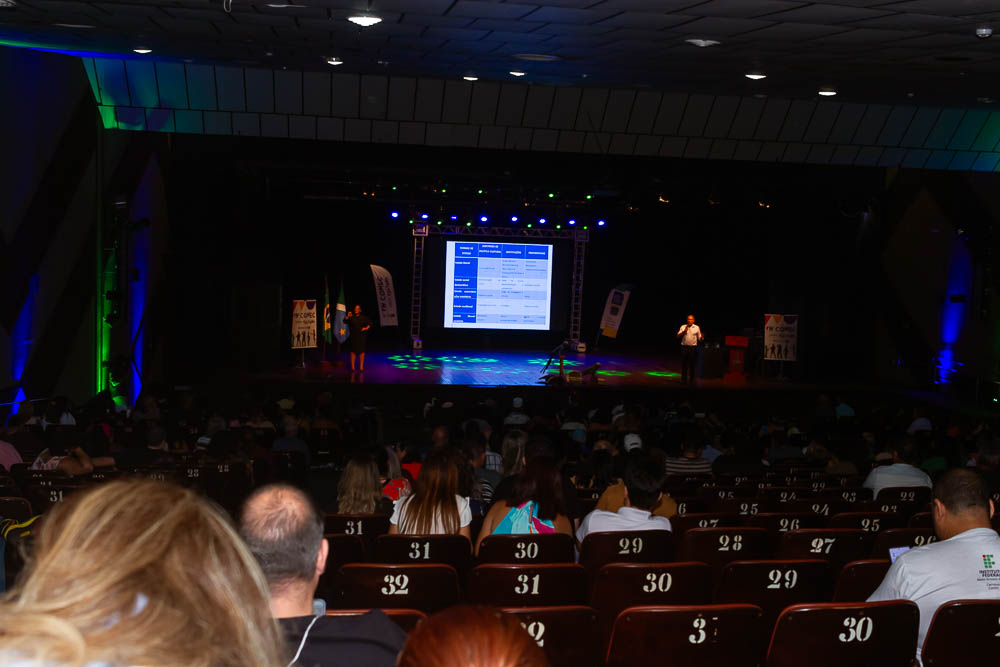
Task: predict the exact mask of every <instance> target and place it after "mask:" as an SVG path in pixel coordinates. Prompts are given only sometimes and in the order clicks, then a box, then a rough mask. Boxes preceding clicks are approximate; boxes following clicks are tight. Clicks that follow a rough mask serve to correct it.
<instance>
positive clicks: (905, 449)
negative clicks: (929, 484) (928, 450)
mask: <svg viewBox="0 0 1000 667" xmlns="http://www.w3.org/2000/svg"><path fill="white" fill-rule="evenodd" d="M891 448H892V462H893V463H908V464H910V465H916V464H917V463H919V462H920V448H919V447H917V444H916V443H915V442H914V441H913V440H912V439H911V438H899V439H898V440H896V441H895V442H893V443H891Z"/></svg>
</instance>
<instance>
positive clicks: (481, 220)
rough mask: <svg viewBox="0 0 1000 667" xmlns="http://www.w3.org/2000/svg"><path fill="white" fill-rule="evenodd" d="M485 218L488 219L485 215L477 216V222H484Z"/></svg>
mask: <svg viewBox="0 0 1000 667" xmlns="http://www.w3.org/2000/svg"><path fill="white" fill-rule="evenodd" d="M487 220H489V218H487V217H486V216H485V215H484V216H481V217H480V218H479V222H486V221H487Z"/></svg>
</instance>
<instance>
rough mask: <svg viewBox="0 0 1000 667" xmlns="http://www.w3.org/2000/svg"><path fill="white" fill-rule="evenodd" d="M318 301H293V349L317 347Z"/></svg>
mask: <svg viewBox="0 0 1000 667" xmlns="http://www.w3.org/2000/svg"><path fill="white" fill-rule="evenodd" d="M316 326H317V321H316V299H294V300H293V301H292V349H293V350H304V349H306V348H310V347H316V333H317V331H316Z"/></svg>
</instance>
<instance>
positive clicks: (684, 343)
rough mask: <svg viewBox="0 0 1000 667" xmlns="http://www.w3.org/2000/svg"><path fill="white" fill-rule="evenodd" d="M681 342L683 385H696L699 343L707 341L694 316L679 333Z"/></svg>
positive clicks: (691, 316)
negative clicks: (695, 375)
mask: <svg viewBox="0 0 1000 667" xmlns="http://www.w3.org/2000/svg"><path fill="white" fill-rule="evenodd" d="M677 338H679V339H680V341H681V383H682V384H684V383H687V384H692V385H693V384H694V368H695V363H696V362H697V360H698V343H700V342H701V341H703V340H705V336H704V334H702V333H701V327H699V326H698V325H697V324H695V323H694V315H688V318H687V324H684V325H681V328H680V329H679V330H678V331H677Z"/></svg>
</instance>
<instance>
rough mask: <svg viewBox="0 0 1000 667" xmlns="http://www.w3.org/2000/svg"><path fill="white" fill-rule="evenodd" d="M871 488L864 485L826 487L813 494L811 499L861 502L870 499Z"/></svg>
mask: <svg viewBox="0 0 1000 667" xmlns="http://www.w3.org/2000/svg"><path fill="white" fill-rule="evenodd" d="M872 497H873V496H872V490H871V489H866V488H865V487H855V488H843V487H840V486H834V487H827V488H825V489H823V490H822V491H817V492H816V493H815V494H813V500H824V501H830V500H833V501H835V502H842V503H851V504H853V503H863V502H865V501H866V500H871V499H872Z"/></svg>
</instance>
